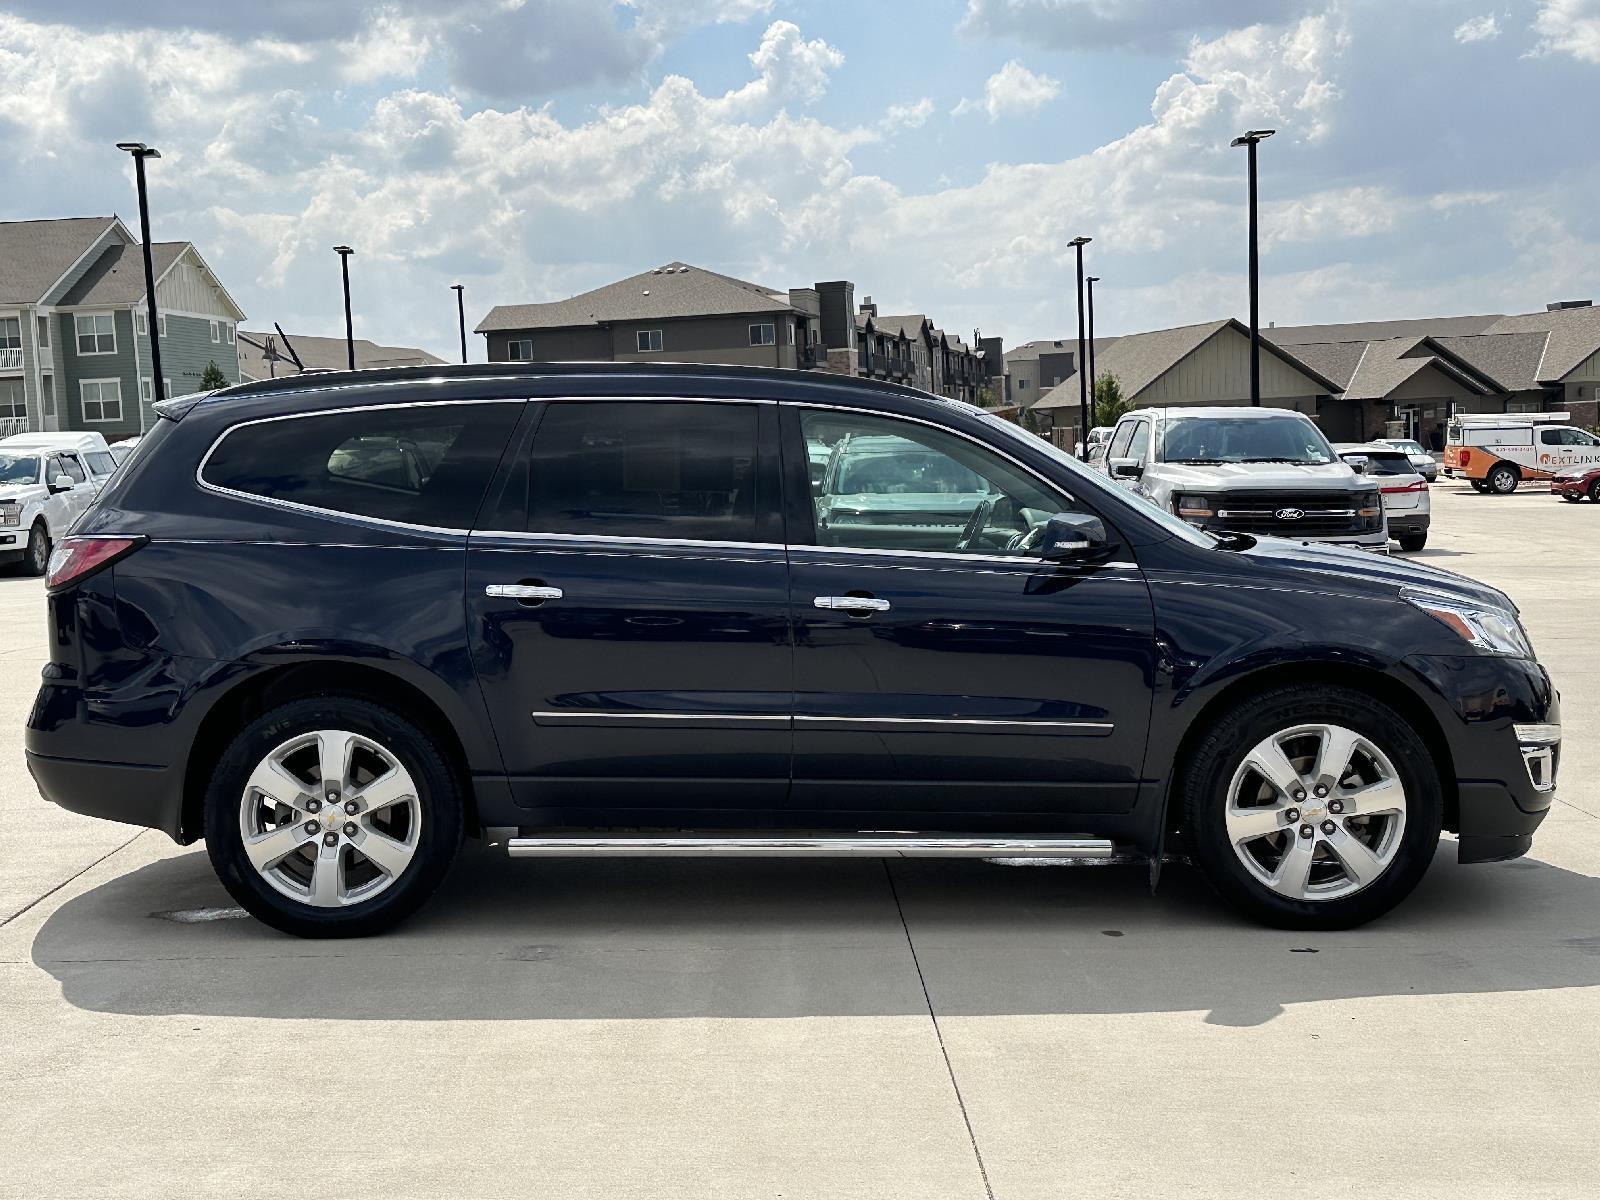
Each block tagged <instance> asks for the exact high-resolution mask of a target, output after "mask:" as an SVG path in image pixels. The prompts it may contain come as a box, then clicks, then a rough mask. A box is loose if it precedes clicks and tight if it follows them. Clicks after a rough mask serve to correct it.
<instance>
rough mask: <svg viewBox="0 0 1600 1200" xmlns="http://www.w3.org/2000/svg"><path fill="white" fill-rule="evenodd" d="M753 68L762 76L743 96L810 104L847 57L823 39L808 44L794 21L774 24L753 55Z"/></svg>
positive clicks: (749, 86)
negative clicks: (830, 75)
mask: <svg viewBox="0 0 1600 1200" xmlns="http://www.w3.org/2000/svg"><path fill="white" fill-rule="evenodd" d="M750 65H751V66H753V67H755V69H756V70H757V71H758V72H760V76H761V77H760V78H759V79H757V80H754V81H753V82H751V83H750V84H749V85H747V86H746V87H745V88H743V89H741V91H740V93H739V95H740V96H741V97H743V98H745V99H759V100H773V101H777V102H779V103H782V102H784V101H788V100H798V101H800V102H802V103H809V102H811V101H813V100H817V99H820V98H821V96H822V93H823V92H825V91H827V89H828V76H829V74H830V73H831V72H833V71H837V70H838V69H839V68H840V67H842V66H844V55H842V54H840V53H839V52H838V51H837V50H835V49H834V48H833V47H832V46H830V45H828V43H827V42H825V41H823V40H822V39H821V38H814V39H813V40H811V41H809V42H808V41H806V40H805V37H804V36H803V35H802V34H801V32H800V27H799V26H798V25H796V24H795V23H794V22H793V21H774V22H773V23H772V24H771V25H769V26H767V31H766V32H765V33H764V34H762V35H761V45H759V46H757V47H756V49H755V50H754V51H753V52H752V53H751V55H750Z"/></svg>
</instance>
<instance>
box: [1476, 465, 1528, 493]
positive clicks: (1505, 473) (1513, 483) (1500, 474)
mask: <svg viewBox="0 0 1600 1200" xmlns="http://www.w3.org/2000/svg"><path fill="white" fill-rule="evenodd" d="M1483 482H1484V486H1485V487H1487V488H1488V489H1489V490H1490V491H1491V492H1493V493H1494V494H1495V495H1496V496H1509V495H1510V494H1511V493H1512V492H1514V491H1516V490H1517V484H1519V483H1521V482H1522V473H1521V472H1520V471H1518V470H1517V469H1516V468H1515V467H1513V466H1512V465H1511V464H1510V463H1496V464H1495V465H1494V466H1493V467H1491V468H1490V470H1489V473H1488V474H1487V475H1485V476H1484V477H1483Z"/></svg>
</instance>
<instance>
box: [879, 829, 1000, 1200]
mask: <svg viewBox="0 0 1600 1200" xmlns="http://www.w3.org/2000/svg"><path fill="white" fill-rule="evenodd" d="M881 861H882V863H883V876H884V878H885V879H887V880H888V881H889V895H890V896H892V897H893V898H894V910H895V912H896V913H897V914H898V915H899V917H900V929H901V932H903V933H904V934H905V935H906V949H908V950H910V951H911V965H912V966H913V967H915V968H916V971H917V983H918V984H919V985H920V986H921V988H922V1002H923V1003H924V1004H926V1005H927V1006H928V1020H930V1021H931V1022H933V1036H934V1038H935V1039H936V1040H937V1041H938V1043H939V1054H940V1055H941V1056H942V1057H943V1058H944V1069H945V1072H946V1073H947V1074H948V1075H949V1076H950V1087H951V1090H953V1091H954V1092H955V1094H956V1107H958V1108H959V1109H960V1110H961V1123H962V1124H963V1125H965V1126H966V1127H967V1141H968V1142H970V1143H971V1145H972V1157H973V1158H975V1159H976V1160H977V1162H978V1177H979V1178H980V1179H982V1180H983V1194H984V1195H985V1196H986V1197H988V1200H994V1187H993V1185H992V1184H990V1182H989V1168H988V1167H986V1166H984V1165H983V1151H981V1150H979V1149H978V1135H977V1134H976V1133H975V1132H974V1131H973V1128H972V1117H971V1116H970V1115H969V1114H968V1113H967V1102H966V1100H965V1098H963V1097H962V1095H961V1085H960V1084H959V1083H957V1082H956V1069H955V1066H954V1064H953V1063H951V1061H950V1051H949V1049H948V1048H947V1047H946V1046H945V1044H944V1030H942V1029H940V1028H939V1016H938V1014H937V1013H935V1012H934V1011H933V997H932V996H930V995H929V994H928V980H927V978H926V977H925V976H924V975H923V974H922V960H921V959H919V958H918V957H917V944H916V943H915V942H914V941H912V940H911V926H910V925H908V924H907V923H906V910H905V906H904V905H902V904H901V903H900V889H898V888H897V887H895V885H894V872H893V871H891V870H890V869H889V860H888V859H887V858H885V859H882V860H881Z"/></svg>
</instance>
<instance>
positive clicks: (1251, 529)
mask: <svg viewBox="0 0 1600 1200" xmlns="http://www.w3.org/2000/svg"><path fill="white" fill-rule="evenodd" d="M1106 465H1107V472H1108V473H1109V474H1110V476H1111V477H1112V478H1113V479H1115V480H1118V481H1120V482H1121V483H1123V484H1124V486H1126V487H1128V488H1129V489H1130V490H1132V491H1134V492H1136V493H1137V494H1138V495H1141V496H1143V497H1144V498H1145V499H1147V500H1149V501H1150V502H1151V503H1153V504H1155V505H1156V506H1157V507H1158V508H1161V509H1164V510H1166V511H1167V512H1171V513H1173V514H1175V515H1177V516H1179V517H1181V518H1183V519H1184V520H1186V521H1188V522H1190V523H1191V524H1193V525H1196V526H1198V527H1200V528H1202V529H1211V530H1227V531H1232V532H1237V533H1248V534H1268V535H1273V536H1278V537H1292V538H1296V539H1300V540H1303V541H1318V542H1334V543H1338V544H1340V545H1349V546H1359V547H1361V548H1362V549H1366V550H1384V549H1387V548H1388V545H1389V535H1388V532H1387V531H1386V530H1385V528H1384V522H1383V502H1382V499H1381V497H1380V496H1379V495H1378V487H1377V484H1375V483H1371V482H1368V481H1366V480H1364V479H1362V478H1361V477H1360V476H1359V475H1357V474H1356V472H1355V471H1354V470H1352V469H1351V467H1350V466H1348V465H1347V464H1346V463H1344V462H1342V461H1340V459H1339V456H1338V455H1337V454H1335V453H1334V452H1333V447H1332V446H1330V445H1329V444H1328V439H1327V438H1325V437H1323V436H1322V431H1321V430H1320V429H1318V428H1317V427H1316V426H1315V425H1314V424H1312V422H1311V420H1310V419H1309V418H1308V417H1306V416H1304V415H1303V414H1301V413H1298V412H1294V411H1292V410H1286V409H1280V408H1198V407H1196V408H1145V409H1139V410H1138V411H1136V412H1131V413H1128V414H1127V415H1126V416H1124V417H1123V418H1122V419H1121V420H1120V421H1118V422H1117V428H1116V432H1115V433H1114V434H1113V435H1112V438H1111V442H1110V449H1109V450H1108V451H1107V452H1106Z"/></svg>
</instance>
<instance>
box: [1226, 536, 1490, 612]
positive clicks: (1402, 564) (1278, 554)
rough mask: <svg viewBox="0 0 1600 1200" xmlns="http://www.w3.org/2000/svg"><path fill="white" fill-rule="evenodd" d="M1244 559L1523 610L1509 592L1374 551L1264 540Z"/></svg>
mask: <svg viewBox="0 0 1600 1200" xmlns="http://www.w3.org/2000/svg"><path fill="white" fill-rule="evenodd" d="M1241 553H1243V554H1245V555H1247V556H1248V557H1249V558H1251V559H1252V560H1254V561H1255V562H1257V563H1259V564H1260V565H1261V566H1262V567H1266V568H1268V569H1271V568H1282V569H1283V570H1284V571H1286V572H1294V573H1296V574H1299V573H1302V572H1304V573H1306V574H1316V575H1320V576H1323V577H1325V578H1329V579H1338V580H1342V581H1344V582H1346V583H1358V584H1363V585H1366V586H1367V587H1369V588H1375V589H1377V590H1382V591H1391V592H1399V591H1401V590H1402V589H1406V588H1410V589H1414V590H1416V591H1419V592H1432V593H1434V594H1435V595H1438V596H1450V597H1452V598H1454V599H1457V600H1465V601H1469V602H1471V603H1474V604H1479V605H1488V606H1490V607H1493V608H1503V609H1506V610H1508V611H1510V612H1516V611H1517V606H1516V605H1515V604H1513V603H1512V602H1511V598H1510V597H1509V596H1507V595H1506V594H1505V593H1504V592H1502V591H1499V590H1498V589H1496V588H1492V587H1489V586H1488V585H1487V584H1482V583H1479V582H1478V581H1477V580H1475V579H1468V578H1467V577H1466V576H1465V575H1457V574H1456V573H1455V572H1454V571H1443V570H1440V569H1439V568H1438V567H1430V566H1427V565H1425V564H1423V563H1419V562H1414V561H1412V560H1410V559H1404V558H1390V557H1389V556H1388V555H1387V554H1374V553H1372V552H1371V551H1369V550H1357V549H1354V548H1352V547H1347V546H1329V545H1325V544H1322V543H1318V542H1296V541H1292V540H1290V539H1289V538H1275V537H1263V538H1257V539H1256V544H1255V545H1254V546H1252V547H1250V548H1249V549H1248V550H1244V551H1241ZM1307 582H1312V581H1309V580H1308V581H1307ZM1314 586H1315V585H1314Z"/></svg>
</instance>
